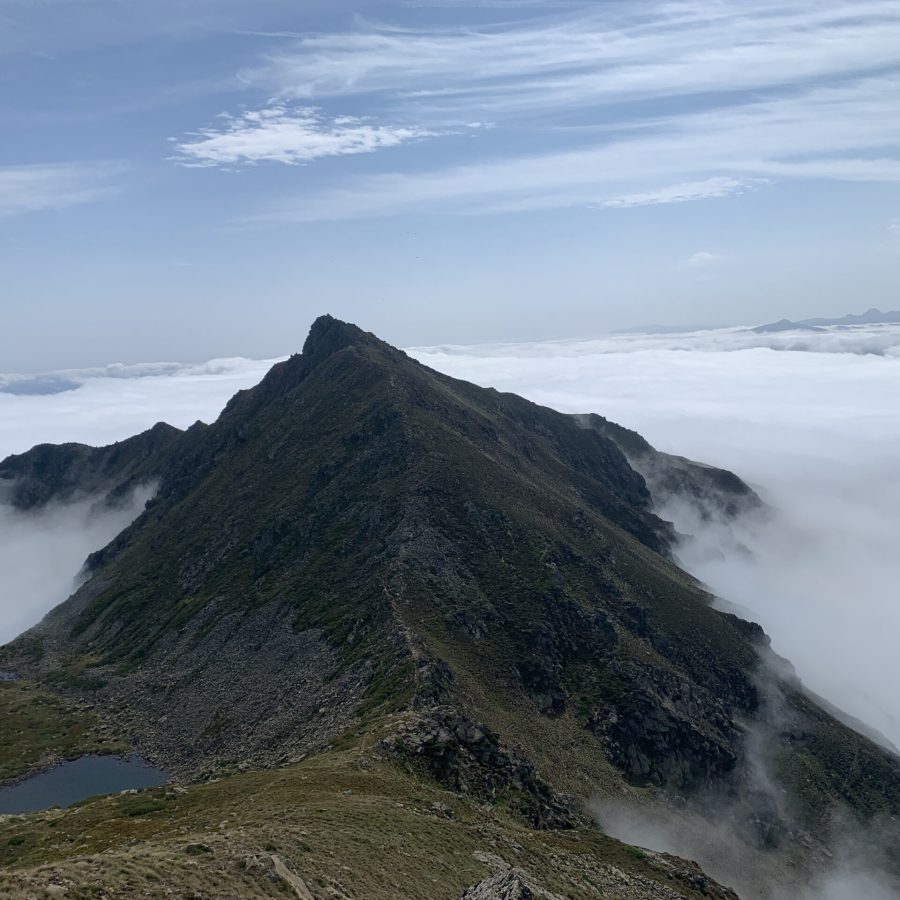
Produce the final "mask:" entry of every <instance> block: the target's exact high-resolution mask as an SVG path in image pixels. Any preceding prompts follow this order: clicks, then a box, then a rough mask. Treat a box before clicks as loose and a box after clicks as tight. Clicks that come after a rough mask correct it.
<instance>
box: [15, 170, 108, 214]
mask: <svg viewBox="0 0 900 900" xmlns="http://www.w3.org/2000/svg"><path fill="white" fill-rule="evenodd" d="M119 171H120V167H119V166H115V165H109V164H106V165H102V164H101V165H89V164H78V163H58V164H50V165H17V166H0V217H5V216H14V215H18V214H21V213H27V212H38V211H41V210H54V209H63V208H65V207H68V206H75V205H77V204H79V203H88V202H90V201H92V200H97V199H99V198H101V197H103V196H107V195H108V194H110V193H111V192H112V191H114V190H115V186H114V184H113V181H112V179H113V176H114V175H115V174H116V173H117V172H119Z"/></svg>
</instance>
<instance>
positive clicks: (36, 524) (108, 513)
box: [0, 485, 155, 644]
mask: <svg viewBox="0 0 900 900" xmlns="http://www.w3.org/2000/svg"><path fill="white" fill-rule="evenodd" d="M7 487H8V486H7ZM154 492H155V486H153V485H148V486H145V487H141V488H138V489H136V490H135V491H133V492H132V493H131V495H130V496H129V497H128V498H126V499H125V500H124V501H123V502H121V503H116V504H115V505H114V506H110V505H107V504H106V503H104V502H103V498H102V497H96V496H94V497H82V498H80V499H78V500H75V501H73V502H71V503H65V504H62V503H53V504H49V505H48V506H46V507H43V508H41V509H38V510H29V511H20V510H17V509H15V508H14V507H13V506H12V505H10V504H8V503H4V502H3V497H2V496H0V572H2V573H3V577H2V578H0V644H4V643H6V642H7V641H9V640H12V639H13V638H14V637H16V636H17V635H18V634H20V633H21V632H23V631H24V630H25V629H27V628H29V627H31V626H32V625H34V624H35V623H36V622H37V621H38V620H39V619H40V618H41V617H42V616H43V615H44V614H45V613H47V612H49V611H50V610H51V609H52V608H53V607H54V606H56V605H57V604H58V603H61V602H62V601H63V600H65V599H66V597H68V596H69V594H71V593H72V591H73V590H74V589H75V587H76V586H77V583H78V579H79V574H80V572H81V570H82V566H83V565H84V562H85V560H86V559H87V557H88V555H89V554H90V553H93V552H94V551H95V550H99V549H100V548H101V547H104V546H105V545H106V544H108V543H109V542H110V541H111V540H112V539H113V538H114V537H115V536H116V535H117V534H118V533H119V532H120V531H121V530H122V529H123V528H125V527H126V526H127V525H129V524H130V523H131V522H133V521H134V519H135V518H136V517H137V516H138V515H139V514H140V513H141V511H142V510H143V508H144V504H145V503H146V502H147V500H149V499H150V497H152V496H153V493H154Z"/></svg>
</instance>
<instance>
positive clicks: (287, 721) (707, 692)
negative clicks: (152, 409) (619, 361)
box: [0, 317, 900, 864]
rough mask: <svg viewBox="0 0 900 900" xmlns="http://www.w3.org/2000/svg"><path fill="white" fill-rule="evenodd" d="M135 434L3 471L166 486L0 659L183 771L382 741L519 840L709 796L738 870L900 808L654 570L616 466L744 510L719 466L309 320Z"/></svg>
mask: <svg viewBox="0 0 900 900" xmlns="http://www.w3.org/2000/svg"><path fill="white" fill-rule="evenodd" d="M151 433H152V434H151ZM147 435H151V436H150V437H147ZM139 438H140V440H138V438H135V439H132V441H136V443H132V444H128V443H127V442H123V443H124V444H125V445H126V447H125V448H124V449H123V447H122V445H121V444H120V445H113V447H114V448H118V450H110V449H109V448H105V449H99V450H97V451H96V452H94V453H89V452H83V451H79V452H75V453H74V454H73V452H72V451H71V450H64V451H59V452H58V453H59V454H60V456H59V459H56V458H55V457H54V453H53V452H52V451H49V450H47V449H41V450H39V452H38V454H37V455H36V456H34V457H31V458H29V457H28V454H24V455H21V456H20V457H14V458H11V459H10V460H6V461H4V462H3V463H0V478H3V479H7V480H9V481H12V480H14V479H21V478H23V477H24V478H27V479H29V482H28V483H29V484H30V485H31V487H30V488H29V490H28V491H26V492H25V493H24V494H22V495H21V497H22V498H23V499H20V502H24V503H32V505H34V504H36V503H41V502H47V501H48V500H49V499H51V498H52V497H53V496H54V491H62V492H71V491H72V490H74V488H73V485H75V484H76V483H77V482H78V480H79V479H81V483H82V484H90V485H92V486H93V488H94V489H105V490H108V491H111V492H116V491H122V490H127V487H123V485H125V486H127V485H132V484H134V479H135V478H137V477H138V476H141V477H143V476H146V477H147V478H153V479H158V480H159V482H160V486H159V491H158V493H157V496H156V498H155V499H154V500H153V501H151V502H150V503H149V504H148V508H147V510H146V511H145V512H144V513H143V514H142V515H141V516H140V517H139V518H138V520H137V521H136V522H135V523H134V524H133V525H132V526H130V527H129V528H128V529H126V531H125V532H123V533H122V534H121V535H120V536H119V537H118V538H117V539H116V540H115V541H114V542H113V543H112V544H111V545H110V546H109V547H108V548H104V550H102V551H100V553H99V554H95V555H94V557H93V558H92V560H91V564H90V572H89V574H90V576H91V577H90V578H89V579H88V581H87V582H86V584H85V585H84V586H82V587H81V588H80V589H79V590H78V591H77V592H76V593H75V594H74V595H73V597H72V598H70V600H68V601H66V603H64V604H62V605H61V606H60V607H58V608H57V609H56V610H55V611H54V612H53V613H51V614H50V615H49V616H48V617H47V619H45V620H44V622H43V623H41V625H39V626H37V627H36V628H35V629H33V630H32V631H31V632H29V633H27V634H26V635H24V636H23V637H22V638H20V639H19V640H17V641H15V642H13V643H12V644H11V645H8V646H7V647H6V648H3V649H2V650H0V665H2V667H3V668H5V669H6V668H9V669H12V670H14V671H17V672H19V673H20V674H22V675H24V676H26V677H28V678H31V679H36V680H37V681H38V682H40V683H42V684H43V685H45V686H47V687H50V688H51V689H53V690H57V691H61V692H63V694H65V695H66V696H72V697H75V698H78V699H79V700H80V701H83V702H89V703H90V704H92V705H93V706H94V707H95V708H96V709H98V710H100V711H101V714H102V715H103V716H104V717H105V720H106V721H107V722H108V724H109V727H110V728H111V729H112V730H113V731H114V732H116V733H117V734H123V735H127V736H129V738H130V740H131V742H132V744H133V745H134V746H136V747H137V748H138V749H139V750H140V751H141V752H143V753H144V754H146V755H148V756H149V757H150V758H151V759H152V760H154V761H158V762H160V763H164V764H166V765H167V766H169V767H170V768H172V769H174V770H175V771H176V772H177V773H179V774H180V775H181V776H182V777H184V778H186V779H187V780H188V781H191V780H205V779H208V778H210V777H220V776H223V775H231V776H233V775H234V773H235V772H236V771H241V770H244V769H250V770H253V769H265V768H267V767H272V766H277V765H285V764H291V763H292V762H296V761H297V760H299V759H300V758H301V757H304V756H306V755H309V754H322V753H327V752H328V750H327V748H328V747H330V746H334V745H335V744H338V745H341V746H342V745H344V744H346V743H347V742H349V744H354V745H355V743H356V742H360V741H361V742H363V743H364V744H366V745H367V746H370V747H371V746H372V744H371V741H372V739H373V738H372V736H374V735H377V740H376V743H375V746H376V747H377V755H378V757H379V759H385V760H389V761H392V762H391V763H390V764H392V765H399V766H400V767H401V769H403V770H404V771H409V772H410V773H414V774H415V775H416V777H424V778H426V779H430V780H432V781H436V782H437V783H438V784H440V785H442V786H443V787H444V788H446V789H449V790H452V791H454V792H457V793H460V794H461V795H463V796H472V797H474V798H477V799H478V800H479V802H488V803H491V804H499V805H500V806H502V807H503V808H507V809H509V810H510V812H511V814H513V815H515V816H519V817H524V820H525V821H527V822H528V823H530V825H531V826H532V827H535V828H542V829H546V828H548V827H553V828H560V827H567V828H572V827H575V828H579V827H581V825H580V824H579V823H582V822H583V821H584V819H583V816H584V812H583V805H584V803H585V802H586V801H587V800H589V799H590V798H591V797H592V796H594V795H596V794H597V793H598V792H599V793H600V794H603V793H608V794H610V795H612V794H620V795H622V796H626V797H631V798H632V799H633V800H634V802H643V803H650V804H656V805H661V806H671V804H673V803H674V804H675V805H676V806H677V804H678V803H683V802H691V803H694V804H697V806H698V808H699V809H701V810H702V809H704V808H705V809H707V810H708V811H711V810H712V809H713V798H714V797H718V798H721V797H722V796H723V795H726V796H728V797H729V798H730V799H729V805H728V809H729V821H730V826H731V827H733V828H734V829H735V830H736V832H737V833H738V834H739V835H740V836H741V840H743V841H745V842H746V843H747V845H748V846H749V847H751V848H752V849H753V852H762V853H768V852H771V853H772V854H773V856H777V855H779V854H780V855H781V857H790V856H791V854H793V853H796V852H798V851H797V850H796V848H797V847H798V846H802V845H803V842H808V843H807V846H808V847H811V848H812V849H811V850H809V851H808V852H807V851H804V853H803V855H804V857H805V859H806V863H807V864H808V863H810V862H811V861H812V860H814V859H816V858H818V856H817V854H819V852H820V850H821V852H825V851H826V850H827V847H828V838H827V834H826V832H827V828H828V825H827V822H828V819H829V817H830V816H831V815H832V813H833V812H834V811H835V810H836V809H837V808H838V807H839V806H841V805H842V804H843V805H847V806H848V807H849V809H850V810H852V814H853V815H855V816H858V817H860V818H862V819H871V818H872V817H873V816H876V815H878V814H880V813H882V812H883V813H887V814H891V815H893V814H896V811H897V809H898V805H900V769H898V766H897V762H896V759H895V758H894V757H893V756H892V755H891V754H889V753H886V752H885V751H884V750H882V749H881V748H877V747H875V746H874V745H872V744H871V743H870V742H868V741H867V740H866V739H865V738H864V737H862V736H859V735H856V734H855V733H854V732H852V731H851V730H850V729H847V728H846V727H845V726H843V725H841V724H840V723H838V722H837V721H836V720H834V719H832V718H831V716H830V715H829V714H828V713H827V712H826V711H824V710H821V709H820V708H818V707H816V706H815V704H814V703H813V702H812V701H811V700H810V699H809V698H808V697H805V696H803V695H802V693H801V692H799V691H798V690H797V688H796V686H795V685H792V684H791V682H790V679H786V678H783V677H775V676H773V675H772V674H771V671H770V670H769V669H768V668H767V667H766V666H765V665H764V664H763V663H761V662H760V660H761V658H762V659H765V658H766V655H767V654H768V653H769V651H768V650H767V649H766V643H767V641H766V638H765V635H764V634H763V632H762V630H761V629H760V628H759V627H758V626H755V625H753V624H752V623H748V622H744V621H742V620H740V619H738V618H737V617H735V616H731V615H729V614H727V613H722V612H719V611H717V610H715V609H714V608H713V607H712V605H711V602H710V601H711V598H710V597H709V595H708V594H706V593H705V592H704V591H703V590H702V588H700V587H699V586H698V585H697V584H696V582H695V581H694V579H692V578H691V577H690V576H688V575H687V574H686V573H683V572H681V570H679V569H678V568H677V566H676V565H675V564H674V563H673V562H672V559H671V554H670V550H671V547H672V541H673V540H674V537H675V536H674V532H673V529H672V528H671V526H670V525H669V524H668V523H665V522H664V521H662V520H660V519H659V518H658V517H657V516H656V515H654V513H653V511H652V497H651V495H652V493H653V490H652V489H648V480H647V478H646V477H644V476H642V475H641V474H640V473H639V472H638V471H635V468H634V467H633V466H632V465H631V464H630V463H629V460H628V457H629V455H630V456H631V458H632V459H635V460H636V459H638V458H639V457H640V458H641V459H642V460H643V461H644V462H645V463H647V464H648V465H649V464H650V462H648V461H652V462H653V465H655V466H657V468H658V467H659V466H664V467H665V466H668V467H669V469H668V470H667V471H669V472H670V474H671V472H672V471H674V472H675V473H676V475H677V478H676V482H675V487H674V488H670V489H678V490H681V489H683V487H684V485H685V484H688V485H694V486H696V485H702V488H703V489H702V491H701V492H700V494H702V497H701V499H703V502H707V503H708V502H710V500H709V498H710V497H711V496H715V494H714V491H713V489H714V488H715V489H716V490H721V489H722V487H723V485H724V486H725V487H726V488H728V489H729V490H730V492H731V493H730V494H729V493H728V491H726V493H725V494H724V495H723V497H724V499H722V501H721V503H722V509H723V510H725V512H726V513H729V510H730V513H729V514H732V515H739V514H740V513H741V508H740V506H739V505H738V506H733V507H731V506H729V504H731V503H732V502H733V501H734V498H735V497H740V498H742V500H743V501H746V502H748V503H750V504H751V505H752V504H753V502H754V501H753V499H752V498H753V497H755V494H753V492H752V490H751V489H749V488H747V487H746V485H743V482H740V480H739V479H737V477H736V476H733V475H731V473H724V474H723V470H715V469H709V467H702V466H699V465H698V464H694V463H690V461H687V460H680V458H677V457H666V456H665V455H654V454H656V453H657V452H656V451H654V450H653V448H650V446H649V445H648V444H646V442H644V443H643V444H641V443H640V441H642V440H643V439H639V436H636V435H634V433H631V432H627V433H626V430H625V429H620V428H619V426H614V425H613V424H612V423H608V422H606V420H603V419H601V418H600V417H582V418H581V419H577V418H574V417H571V416H566V415H564V414H561V413H558V412H555V411H553V410H549V409H546V408H544V407H540V406H537V405H535V404H532V403H529V402H528V401H526V400H523V399H522V398H519V397H516V396H515V395H509V394H500V393H498V392H496V391H492V390H490V389H484V388H478V387H476V386H474V385H470V384H467V383H465V382H460V381H457V380H455V379H452V378H449V377H447V376H444V375H441V374H439V373H436V372H432V371H431V370H429V369H427V368H426V367H425V366H423V365H421V364H420V363H418V362H415V361H414V360H411V359H410V358H409V357H407V356H406V355H405V354H403V353H402V352H401V351H399V350H396V349H395V348H392V347H390V346H389V345H386V344H384V343H383V342H381V341H379V340H378V339H377V338H375V337H374V336H373V335H370V334H368V333H366V332H363V331H361V330H360V329H358V328H356V327H355V326H350V325H346V324H345V323H341V322H339V321H338V320H335V319H332V318H331V317H323V318H321V319H319V320H317V321H316V323H314V325H313V328H312V330H311V332H310V337H309V338H308V339H307V341H306V343H305V345H304V349H303V352H302V353H301V354H299V355H296V356H293V357H291V358H290V359H288V360H286V361H285V362H283V363H279V364H277V365H276V366H275V367H273V369H272V370H271V371H270V372H269V374H268V375H267V376H266V377H265V378H264V379H263V380H262V382H261V383H260V384H259V385H257V387H255V388H252V389H249V390H247V391H242V392H239V393H238V394H237V395H236V396H235V397H234V398H233V399H232V400H231V401H230V402H229V403H228V405H227V406H226V407H225V409H224V410H223V412H222V414H221V416H220V417H219V419H218V420H217V421H216V422H215V423H213V424H212V425H208V426H207V425H201V424H199V423H198V424H197V425H195V426H192V428H190V429H188V430H187V431H184V432H178V433H177V434H172V433H171V432H169V431H167V430H166V429H165V428H163V427H162V426H157V428H156V430H155V431H154V430H153V429H151V432H145V435H144V436H139ZM645 444H646V446H645ZM623 448H624V449H623ZM32 452H34V451H32ZM132 453H133V454H134V456H133V458H132V456H131V454H132ZM111 460H113V461H116V462H115V464H113V463H112V462H110V461H111ZM673 460H675V461H678V460H680V462H677V466H676V467H675V468H674V469H672V466H673V465H675V463H673ZM41 461H43V462H44V463H45V464H46V466H47V478H46V479H44V480H43V481H42V479H41V477H39V476H40V474H41V473H40V471H39V469H40V466H39V465H38V464H39V463H40V462H41ZM56 463H59V465H57V464H56ZM67 465H68V466H69V467H72V466H74V468H67ZM679 467H680V468H679ZM710 473H713V474H712V475H711V476H710ZM728 476H730V478H729V477H728ZM704 478H706V479H707V480H706V481H703V480H702V479H704ZM104 479H105V480H104ZM697 479H701V480H699V481H698V480H697ZM710 479H711V480H710ZM651 481H652V479H651ZM742 485H743V487H741V486H742ZM744 488H746V490H744ZM711 491H713V493H710V492H711ZM12 496H13V497H14V498H15V497H17V496H19V495H18V494H16V488H15V487H13V489H12ZM67 496H71V494H70V493H69V494H67ZM698 496H699V495H698ZM695 499H696V498H695ZM773 698H774V699H773ZM785 721H789V722H790V726H789V727H786V726H785V724H784V723H785ZM367 735H368V736H369V737H367ZM751 738H752V740H751ZM751 745H752V746H753V748H754V749H753V753H751V750H750V749H749V748H750V747H751ZM759 746H763V747H764V748H765V749H764V752H763V751H759V750H758V748H759ZM753 754H756V755H757V756H760V754H762V756H764V757H765V764H766V766H767V772H769V773H770V774H772V776H773V777H774V778H776V779H777V780H778V783H779V784H780V785H781V789H782V790H783V791H784V793H785V796H786V797H788V798H789V799H790V803H789V804H787V803H785V802H783V801H781V800H780V799H779V795H778V794H777V793H776V792H773V791H772V790H770V789H769V788H768V787H767V786H766V784H765V783H764V780H763V779H761V778H760V777H759V776H758V774H757V773H756V772H755V766H756V765H757V764H758V763H759V761H760V760H759V759H757V758H754V757H753ZM762 756H760V759H761V758H762ZM850 758H852V759H854V760H855V761H856V762H855V764H854V766H853V767H851V768H850V769H849V770H846V771H845V768H846V765H845V764H846V761H847V760H848V759H850ZM810 783H812V784H814V785H815V790H814V791H810V788H809V787H808V785H809V784H810ZM567 797H569V799H567ZM794 807H795V808H794ZM892 811H893V812H892ZM710 814H712V813H711V812H710ZM819 830H821V834H817V835H816V837H812V836H811V834H812V833H813V832H817V831H819ZM767 848H768V849H767Z"/></svg>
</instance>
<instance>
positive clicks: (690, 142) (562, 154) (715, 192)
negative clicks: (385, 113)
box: [255, 73, 900, 222]
mask: <svg viewBox="0 0 900 900" xmlns="http://www.w3.org/2000/svg"><path fill="white" fill-rule="evenodd" d="M898 109H900V74H895V73H887V74H883V75H878V76H873V77H869V78H862V79H858V80H855V81H852V82H848V83H842V84H840V85H835V86H833V85H818V86H815V87H811V88H809V89H807V90H805V91H802V92H794V93H793V94H791V95H789V96H778V97H772V98H767V99H757V100H755V101H753V102H745V103H742V104H740V105H737V106H734V107H716V108H710V109H703V110H700V111H692V112H681V113H677V112H676V113H673V114H671V115H667V116H665V117H657V118H653V119H648V120H646V121H644V122H642V124H641V127H640V128H632V127H623V128H622V129H620V130H618V131H614V132H612V133H610V134H608V135H604V140H603V141H602V142H593V143H587V144H581V145H579V146H577V147H574V148H570V147H563V148H556V147H554V148H550V149H547V150H545V151H544V152H535V153H532V154H528V155H525V154H521V153H516V152H505V153H502V154H499V155H497V156H495V157H493V158H489V159H487V160H485V161H477V162H473V163H469V164H464V165H453V166H446V167H444V168H439V169H432V170H426V171H416V172H394V173H385V174H377V175H372V176H367V177H364V178H360V179H356V180H353V181H351V182H346V183H344V184H342V185H340V186H339V187H334V188H328V189H325V190H320V191H319V192H314V193H310V194H306V195H304V196H303V198H302V202H301V200H300V198H289V199H288V200H287V201H283V202H280V203H279V204H278V205H276V206H274V207H272V208H270V209H268V210H266V211H264V212H263V213H261V214H260V215H259V216H258V217H257V218H256V219H255V221H271V222H279V221H282V222H283V221H316V220H321V219H343V218H365V217H372V216H383V215H395V214H400V213H407V212H426V211H437V212H457V213H472V212H485V211H487V212H510V211H527V210H536V209H547V208H564V207H569V206H581V207H595V208H596V207H604V206H606V205H607V204H608V205H609V207H615V206H617V205H618V206H625V205H640V202H641V201H643V202H644V203H645V204H647V203H650V202H660V201H662V202H665V201H666V200H668V201H669V202H672V201H674V200H675V199H678V198H679V197H682V198H683V199H685V200H687V199H696V198H700V197H714V196H718V197H725V196H730V195H733V194H735V193H738V192H740V191H741V190H742V189H746V188H747V187H749V186H753V185H758V184H760V183H761V182H760V181H759V180H760V179H762V180H765V179H778V178H785V177H792V178H820V179H832V180H845V181H856V180H869V181H884V182H892V183H900V118H898V117H897V116H896V111H897V110H898ZM651 179H652V181H651ZM648 182H651V184H650V186H648ZM666 182H669V183H671V184H672V185H674V187H673V188H671V189H669V190H668V191H667V190H666V189H662V190H661V189H660V188H659V187H658V185H659V184H660V183H662V184H665V183H666Z"/></svg>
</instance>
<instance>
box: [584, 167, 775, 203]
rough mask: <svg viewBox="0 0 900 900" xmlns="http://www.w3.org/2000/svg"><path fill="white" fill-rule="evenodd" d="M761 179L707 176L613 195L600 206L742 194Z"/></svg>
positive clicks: (682, 201) (752, 187)
mask: <svg viewBox="0 0 900 900" xmlns="http://www.w3.org/2000/svg"><path fill="white" fill-rule="evenodd" d="M761 181H762V180H761V179H752V180H741V179H739V178H728V177H725V176H722V175H720V176H718V177H716V178H707V179H705V180H704V181H689V182H685V183H682V184H672V185H667V186H666V187H661V188H656V189H653V190H649V191H639V192H638V193H636V194H625V195H624V196H621V197H611V198H610V199H609V200H604V201H603V202H602V203H601V204H600V206H604V207H607V208H612V209H626V208H628V207H630V206H653V205H655V204H659V203H684V202H686V201H688V200H709V199H713V198H717V197H728V196H731V195H732V194H740V193H743V192H744V191H747V190H756V188H757V187H759V185H760V183H761ZM763 183H764V182H763Z"/></svg>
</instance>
